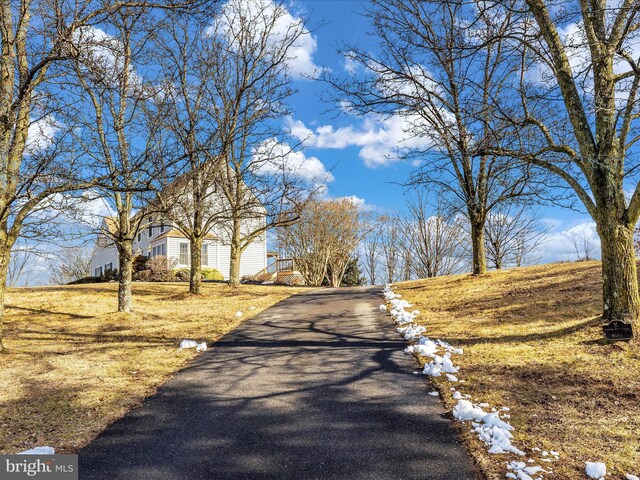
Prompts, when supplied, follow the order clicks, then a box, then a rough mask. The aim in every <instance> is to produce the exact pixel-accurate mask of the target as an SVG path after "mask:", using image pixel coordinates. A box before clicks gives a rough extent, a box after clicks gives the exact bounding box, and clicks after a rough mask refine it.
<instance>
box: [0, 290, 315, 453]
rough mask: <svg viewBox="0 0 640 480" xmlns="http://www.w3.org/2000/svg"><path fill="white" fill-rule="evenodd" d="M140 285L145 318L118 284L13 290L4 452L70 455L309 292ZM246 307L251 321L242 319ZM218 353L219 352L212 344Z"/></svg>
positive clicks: (0, 421) (0, 372) (0, 431)
mask: <svg viewBox="0 0 640 480" xmlns="http://www.w3.org/2000/svg"><path fill="white" fill-rule="evenodd" d="M187 288H188V286H187V285H186V284H184V283H181V284H175V283H174V284H166V283H165V284H161V283H136V284H134V286H133V295H134V308H135V311H136V312H135V313H134V314H131V315H126V314H117V313H114V311H115V310H116V306H117V298H116V291H117V286H116V285H115V284H98V285H79V286H64V287H42V288H20V289H11V290H10V291H9V293H8V295H7V317H6V323H5V335H6V337H5V345H6V346H7V347H8V353H7V354H2V355H0V366H1V368H0V454H6V453H16V452H18V451H21V450H25V449H28V448H31V447H33V446H36V445H50V446H53V447H54V448H56V451H57V453H69V452H73V451H75V450H77V449H78V448H80V447H81V446H83V445H84V444H86V443H87V442H88V441H89V440H90V439H91V438H93V437H94V436H95V435H97V434H98V433H99V432H100V431H101V430H103V429H104V428H105V427H106V426H107V425H109V424H110V423H112V422H113V421H114V420H116V419H118V418H119V417H121V416H122V415H123V414H124V413H126V412H127V411H129V410H130V409H131V408H133V407H134V406H135V405H137V404H139V403H140V401H141V400H142V399H143V398H144V397H146V396H148V395H150V394H152V393H153V392H154V391H155V389H156V388H157V387H158V386H159V385H160V384H162V383H163V382H164V381H165V380H166V379H167V378H168V377H169V376H170V375H171V374H172V373H174V372H176V371H177V370H179V369H180V368H182V367H184V366H185V364H186V362H187V361H188V360H189V359H191V358H192V357H193V356H194V355H195V350H193V349H192V350H178V346H179V343H180V341H181V340H183V339H193V340H197V341H203V340H205V341H207V342H209V343H210V342H212V341H214V340H216V339H218V338H220V337H221V336H222V335H224V334H225V333H227V332H229V331H230V330H232V329H233V328H234V327H236V326H237V325H239V324H240V323H241V322H243V321H244V320H246V319H248V318H250V317H252V316H254V315H256V314H257V313H259V312H261V311H262V310H264V309H266V308H267V307H270V306H271V305H273V304H275V303H277V302H278V301H280V300H283V299H285V298H287V297H289V296H291V295H293V294H295V293H298V292H300V291H302V290H303V289H301V288H289V287H275V286H268V287H267V286H242V287H240V288H239V289H230V288H229V287H227V286H226V285H224V284H205V285H203V295H200V296H196V297H193V296H189V295H188V294H186V293H184V292H185V290H186V289H187ZM238 311H242V312H243V314H244V315H243V316H242V317H238V316H236V313H237V312H238ZM210 348H214V349H215V346H212V345H211V344H210Z"/></svg>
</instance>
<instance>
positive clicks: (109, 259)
mask: <svg viewBox="0 0 640 480" xmlns="http://www.w3.org/2000/svg"><path fill="white" fill-rule="evenodd" d="M104 241H105V239H104V237H103V238H102V241H99V242H98V243H99V244H100V243H102V242H104ZM109 263H112V264H113V268H114V269H118V268H119V267H120V265H119V264H118V249H117V248H116V246H115V245H114V244H113V243H111V244H110V245H105V246H99V245H96V248H95V249H94V250H93V254H92V255H91V275H92V276H93V275H95V272H96V268H98V267H102V272H103V273H104V270H105V267H106V265H108V264H109Z"/></svg>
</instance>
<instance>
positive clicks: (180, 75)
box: [156, 14, 233, 294]
mask: <svg viewBox="0 0 640 480" xmlns="http://www.w3.org/2000/svg"><path fill="white" fill-rule="evenodd" d="M208 31H209V24H208V23H204V22H202V21H200V20H199V19H198V18H197V17H193V16H191V15H177V14H176V15H173V16H171V18H170V21H169V25H168V28H167V32H166V35H163V36H161V37H159V38H158V46H157V54H158V62H159V64H160V65H161V66H162V70H163V75H164V77H165V82H166V84H167V85H168V88H167V89H166V92H165V101H164V105H165V107H166V108H165V110H164V112H163V115H162V116H163V119H164V121H163V125H164V126H165V127H166V128H167V130H168V131H169V132H170V133H171V140H172V143H173V149H172V154H173V156H174V157H175V158H176V159H179V161H178V163H177V166H178V167H180V168H179V171H181V173H180V176H179V177H178V178H177V179H174V178H171V176H168V177H167V184H166V185H164V187H163V189H162V192H161V193H160V194H159V195H158V198H157V199H156V200H157V203H158V205H159V207H160V209H161V210H162V211H163V212H164V214H165V216H166V217H167V218H168V219H169V220H170V221H171V222H172V223H173V225H174V226H175V227H176V228H177V230H179V231H180V232H181V233H182V234H183V235H184V236H185V237H186V238H188V239H189V243H190V252H191V254H190V259H191V266H190V272H189V292H190V293H192V294H199V293H200V292H201V283H202V249H203V243H204V241H205V239H206V238H207V236H209V235H211V231H212V229H214V227H215V226H216V225H218V224H219V223H220V222H221V218H223V217H224V215H223V212H224V211H225V210H226V209H225V206H224V204H223V203H222V202H221V198H220V193H219V191H218V188H217V185H216V182H217V181H218V171H217V170H218V169H219V168H221V165H222V164H223V162H224V160H225V159H224V151H225V145H224V144H223V138H222V134H223V132H225V131H226V130H225V128H224V127H223V124H224V123H225V122H232V121H233V119H232V118H227V116H228V117H231V112H230V111H227V110H224V107H225V106H224V105H223V101H222V99H221V97H220V95H219V94H218V86H219V83H220V82H221V81H222V80H223V79H226V80H229V72H227V71H226V68H227V65H226V64H225V60H226V58H225V57H223V55H224V52H223V50H222V44H221V43H220V41H219V39H218V38H216V36H214V35H211V34H209V33H208Z"/></svg>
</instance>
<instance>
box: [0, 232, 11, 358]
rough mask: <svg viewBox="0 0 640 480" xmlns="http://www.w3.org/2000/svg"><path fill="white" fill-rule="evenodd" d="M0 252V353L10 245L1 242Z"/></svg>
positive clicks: (2, 346)
mask: <svg viewBox="0 0 640 480" xmlns="http://www.w3.org/2000/svg"><path fill="white" fill-rule="evenodd" d="M0 248H1V253H0V353H2V352H4V351H5V347H4V344H3V343H2V339H3V338H4V331H3V326H4V314H5V309H4V297H5V293H6V291H7V272H8V271H9V261H10V258H11V247H10V246H8V245H6V244H3V245H2V246H1V247H0Z"/></svg>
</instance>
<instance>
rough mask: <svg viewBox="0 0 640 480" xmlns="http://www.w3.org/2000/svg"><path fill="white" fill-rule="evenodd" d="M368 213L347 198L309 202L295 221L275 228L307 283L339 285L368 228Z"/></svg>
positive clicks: (279, 238)
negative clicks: (287, 225)
mask: <svg viewBox="0 0 640 480" xmlns="http://www.w3.org/2000/svg"><path fill="white" fill-rule="evenodd" d="M369 229H370V223H369V222H368V216H367V215H366V214H365V213H363V212H362V211H361V210H360V208H359V207H358V206H357V205H356V204H354V203H353V202H352V201H351V200H350V199H348V198H342V199H334V200H327V201H322V200H314V201H311V202H309V203H308V204H307V205H306V207H305V209H304V210H303V212H302V216H301V218H300V220H299V221H298V222H296V223H295V224H294V225H291V226H289V227H286V228H280V229H278V231H277V238H278V243H279V245H280V247H281V248H282V249H283V250H284V251H285V252H287V254H289V255H291V256H292V258H293V259H294V260H295V262H296V266H297V268H298V270H299V271H300V273H301V274H302V276H303V277H304V279H305V283H306V284H307V285H313V286H320V285H322V283H323V282H324V281H325V279H326V280H327V281H328V282H329V284H330V285H331V286H332V287H339V286H340V284H341V283H342V278H343V277H344V274H345V271H346V269H347V267H348V265H349V263H350V262H352V260H353V254H354V252H355V251H356V249H357V247H358V244H359V242H360V241H361V239H362V238H363V236H364V235H366V234H367V233H368V232H369Z"/></svg>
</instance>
